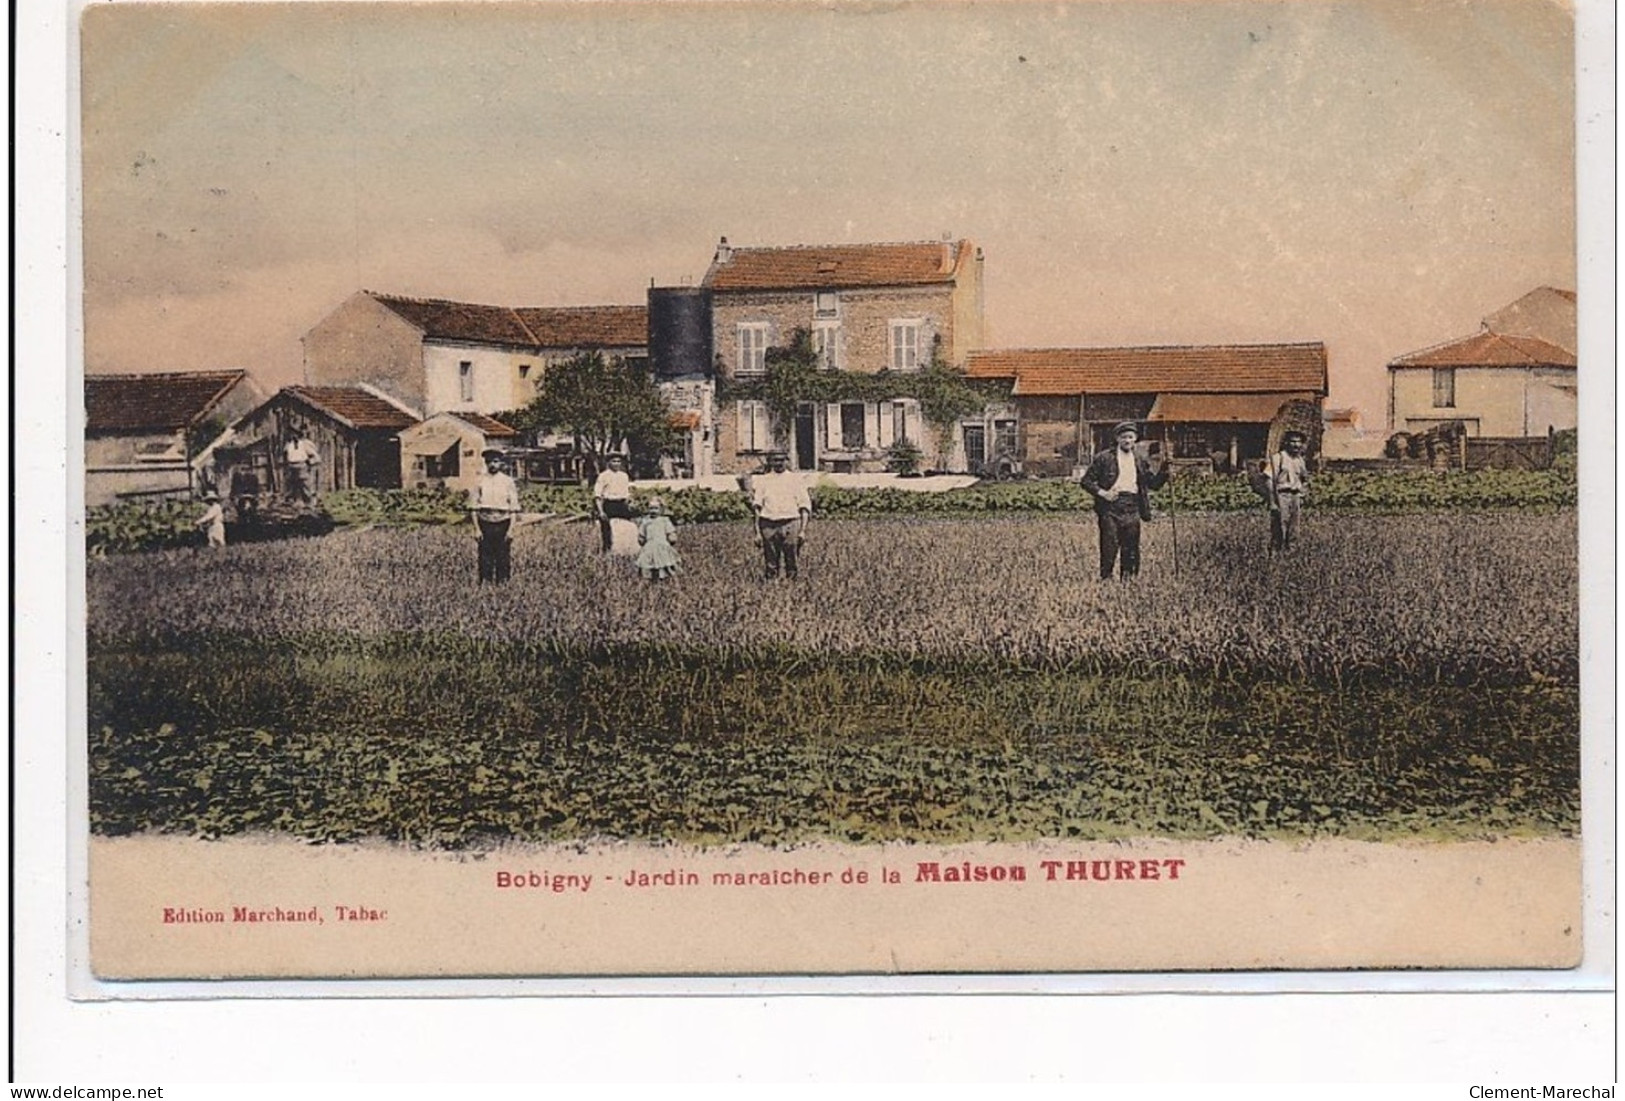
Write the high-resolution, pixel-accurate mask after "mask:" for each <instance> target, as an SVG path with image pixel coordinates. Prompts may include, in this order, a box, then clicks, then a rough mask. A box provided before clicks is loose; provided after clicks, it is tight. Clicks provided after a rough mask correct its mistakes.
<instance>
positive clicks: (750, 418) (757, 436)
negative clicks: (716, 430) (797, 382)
mask: <svg viewBox="0 0 1625 1101" xmlns="http://www.w3.org/2000/svg"><path fill="white" fill-rule="evenodd" d="M772 449H773V422H772V418H771V417H770V416H769V415H768V412H767V403H766V402H765V401H742V402H740V403H739V450H741V451H771V450H772Z"/></svg>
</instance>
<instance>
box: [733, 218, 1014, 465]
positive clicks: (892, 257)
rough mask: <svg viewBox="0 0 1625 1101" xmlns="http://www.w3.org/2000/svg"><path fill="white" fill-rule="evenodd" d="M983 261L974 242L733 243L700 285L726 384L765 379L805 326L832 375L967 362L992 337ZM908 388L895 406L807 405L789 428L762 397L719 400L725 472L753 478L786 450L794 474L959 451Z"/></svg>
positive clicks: (890, 403) (907, 371)
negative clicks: (987, 334) (771, 354)
mask: <svg viewBox="0 0 1625 1101" xmlns="http://www.w3.org/2000/svg"><path fill="white" fill-rule="evenodd" d="M982 265H983V260H982V253H981V250H980V249H978V248H977V247H976V246H975V245H974V244H972V243H971V242H970V241H967V240H958V241H933V242H913V243H901V244H861V245H816V246H807V245H798V246H790V247H781V248H736V247H733V246H731V245H730V244H729V243H728V240H727V238H723V239H722V241H721V243H720V245H719V246H718V248H717V252H716V256H715V258H714V259H713V260H712V263H711V266H710V269H709V270H708V271H707V272H706V274H705V278H704V280H703V282H702V284H701V285H702V287H703V288H704V289H705V290H706V291H708V292H709V294H710V300H711V306H712V326H713V339H712V344H713V348H714V352H715V357H716V374H717V376H718V378H719V380H720V384H721V385H722V386H723V387H724V388H726V387H727V385H728V383H730V382H735V383H745V382H748V381H749V380H752V379H759V378H761V377H762V376H763V375H764V373H765V371H766V353H767V350H768V349H769V348H773V347H782V346H786V345H788V344H789V342H790V340H791V338H792V337H793V336H794V334H795V332H796V331H797V330H798V329H805V330H807V331H808V332H809V333H810V334H811V337H812V341H813V346H814V349H815V350H816V352H817V354H818V356H819V359H820V363H821V365H822V366H823V367H824V368H826V369H827V370H830V371H840V372H854V373H858V372H861V373H864V374H870V375H874V374H880V373H881V372H891V373H894V374H898V375H907V374H911V373H917V372H919V371H921V370H922V369H924V368H926V367H927V366H929V365H930V364H931V363H932V362H933V361H940V362H942V363H946V364H949V365H952V366H962V365H963V364H964V363H965V360H966V357H967V355H968V354H969V353H970V352H971V350H973V349H976V348H979V347H981V344H982V341H983V334H984V328H983V316H982V315H983V289H982ZM904 389H906V387H903V388H900V391H899V393H898V395H897V397H896V398H895V399H893V400H880V401H874V400H869V401H860V400H853V401H841V402H826V403H813V402H803V403H801V405H800V407H799V408H798V409H797V410H796V413H795V416H794V418H793V419H791V420H790V421H789V423H780V422H779V420H778V418H776V417H775V416H774V415H773V414H772V412H771V411H770V410H769V409H768V407H767V405H766V403H765V402H763V401H760V400H754V399H742V400H734V401H729V402H725V403H719V405H718V408H717V410H716V426H715V434H714V437H715V438H714V446H715V463H714V466H715V469H716V470H717V471H718V472H720V473H741V472H747V471H750V470H754V469H756V468H757V467H758V466H759V465H760V464H761V463H762V461H763V458H764V456H765V454H766V453H767V452H768V451H770V450H773V449H776V448H782V449H784V450H786V451H788V452H789V455H790V460H791V466H792V467H793V468H795V469H798V470H832V471H859V470H864V471H867V470H878V469H884V467H885V464H886V458H887V453H888V451H889V449H890V448H891V447H892V446H893V445H894V444H896V443H899V442H900V441H903V440H908V441H909V442H911V443H914V444H915V445H917V446H919V447H921V448H922V449H923V450H924V451H925V452H926V453H927V455H931V454H943V453H948V452H951V451H952V450H953V448H954V446H955V445H956V443H957V441H956V440H955V439H953V438H951V437H950V438H948V439H939V438H938V433H937V431H936V430H935V429H934V428H933V427H932V426H931V425H929V424H927V423H926V422H925V420H924V417H923V416H922V413H921V410H920V404H919V402H918V401H917V400H915V399H914V398H911V397H907V396H905V394H904V393H903V392H902V391H903V390H904Z"/></svg>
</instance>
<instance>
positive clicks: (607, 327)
mask: <svg viewBox="0 0 1625 1101" xmlns="http://www.w3.org/2000/svg"><path fill="white" fill-rule="evenodd" d="M648 327H649V319H648V310H647V309H646V308H645V307H643V306H570V307H539V306H538V307H530V306H520V307H510V306H486V305H477V304H473V303H468V302H449V301H445V300H443V299H426V298H404V297H400V296H398V295H387V294H378V293H376V292H374V291H358V292H357V293H356V294H353V295H351V296H350V297H349V298H348V299H346V300H345V301H344V302H343V303H342V304H341V305H339V306H338V308H337V309H335V310H334V311H333V312H332V313H330V314H328V315H327V316H326V317H325V318H323V319H322V320H321V321H320V322H318V323H317V324H316V325H315V327H313V328H312V329H311V330H310V331H309V332H307V333H306V334H305V336H304V357H305V379H306V380H307V381H308V382H310V383H312V384H315V385H323V386H335V385H353V384H356V383H367V384H369V385H372V386H376V387H377V388H379V389H380V390H382V391H384V392H385V393H387V394H389V395H390V396H392V397H394V398H396V399H397V400H399V401H401V402H404V403H405V404H406V405H407V406H409V407H411V408H413V409H419V410H423V411H424V412H425V413H426V414H432V413H440V412H445V411H448V410H451V411H463V412H471V413H487V414H490V413H499V412H502V411H504V410H508V409H518V408H520V407H521V406H523V405H525V404H526V403H528V402H529V401H530V400H531V399H532V398H534V397H535V396H536V386H537V383H538V382H539V381H540V380H541V377H542V373H543V372H544V371H546V369H547V366H548V364H550V363H557V362H560V361H562V360H565V359H568V358H570V357H571V356H573V355H576V354H577V353H580V352H584V351H601V352H603V353H605V354H606V355H611V356H620V357H623V358H639V357H643V356H646V355H647V354H648V353H647V348H648V340H649V337H648Z"/></svg>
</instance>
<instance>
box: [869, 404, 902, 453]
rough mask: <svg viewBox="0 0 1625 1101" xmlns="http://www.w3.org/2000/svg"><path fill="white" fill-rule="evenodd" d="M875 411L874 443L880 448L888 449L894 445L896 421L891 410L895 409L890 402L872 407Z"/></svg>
mask: <svg viewBox="0 0 1625 1101" xmlns="http://www.w3.org/2000/svg"><path fill="white" fill-rule="evenodd" d="M874 408H875V410H876V422H877V423H876V425H875V428H876V432H875V441H876V442H877V443H878V444H879V445H880V446H881V447H890V446H891V445H892V444H894V443H896V442H897V440H896V433H895V432H894V431H893V428H894V427H895V424H896V421H895V417H894V414H893V410H894V409H895V408H896V407H895V406H894V405H893V404H892V403H891V402H889V401H883V402H880V403H879V404H877V405H876V406H874Z"/></svg>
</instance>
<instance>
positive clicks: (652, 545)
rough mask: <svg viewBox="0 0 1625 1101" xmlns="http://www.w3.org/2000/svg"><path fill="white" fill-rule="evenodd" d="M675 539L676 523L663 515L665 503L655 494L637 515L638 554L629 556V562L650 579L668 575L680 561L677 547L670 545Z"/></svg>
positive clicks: (672, 572)
mask: <svg viewBox="0 0 1625 1101" xmlns="http://www.w3.org/2000/svg"><path fill="white" fill-rule="evenodd" d="M676 541H677V525H675V524H673V523H672V522H671V517H669V516H667V515H666V507H665V504H664V503H663V502H662V501H661V500H660V498H659V497H656V498H654V499H653V500H651V501H650V502H649V507H648V510H647V511H646V512H645V513H644V515H643V516H642V517H640V518H639V519H638V556H637V557H636V558H635V559H633V560H632V564H633V565H635V566H637V568H638V572H639V573H641V574H642V575H643V576H644V577H647V578H648V579H649V580H650V581H662V580H664V579H666V578H668V577H670V576H671V575H672V574H674V573H676V572H677V566H678V563H679V562H680V561H681V559H679V558H678V556H677V549H676V548H675V547H673V546H672V544H673V543H675V542H676Z"/></svg>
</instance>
